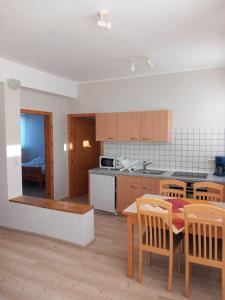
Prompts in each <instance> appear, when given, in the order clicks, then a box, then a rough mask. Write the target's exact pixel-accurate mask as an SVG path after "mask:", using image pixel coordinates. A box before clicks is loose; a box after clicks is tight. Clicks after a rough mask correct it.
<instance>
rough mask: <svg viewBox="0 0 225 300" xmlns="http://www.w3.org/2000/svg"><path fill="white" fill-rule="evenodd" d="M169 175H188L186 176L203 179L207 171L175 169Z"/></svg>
mask: <svg viewBox="0 0 225 300" xmlns="http://www.w3.org/2000/svg"><path fill="white" fill-rule="evenodd" d="M171 176H174V177H188V178H204V179H205V178H206V177H207V176H208V173H197V172H182V171H176V172H174V173H173V174H172V175H171Z"/></svg>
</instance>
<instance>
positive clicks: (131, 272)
mask: <svg viewBox="0 0 225 300" xmlns="http://www.w3.org/2000/svg"><path fill="white" fill-rule="evenodd" d="M127 225H128V227H127V238H128V240H127V242H128V248H127V250H128V255H127V257H128V277H129V278H133V277H134V225H133V222H132V219H131V218H130V217H129V216H128V217H127Z"/></svg>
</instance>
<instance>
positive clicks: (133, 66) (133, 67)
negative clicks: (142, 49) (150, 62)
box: [130, 61, 135, 72]
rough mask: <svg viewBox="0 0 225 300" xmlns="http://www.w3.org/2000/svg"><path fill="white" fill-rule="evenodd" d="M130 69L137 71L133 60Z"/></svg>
mask: <svg viewBox="0 0 225 300" xmlns="http://www.w3.org/2000/svg"><path fill="white" fill-rule="evenodd" d="M130 69H131V71H132V72H135V64H134V62H133V61H131V63H130Z"/></svg>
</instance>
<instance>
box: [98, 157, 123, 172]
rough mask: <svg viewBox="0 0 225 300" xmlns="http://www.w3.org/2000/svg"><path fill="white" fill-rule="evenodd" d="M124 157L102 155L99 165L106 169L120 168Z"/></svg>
mask: <svg viewBox="0 0 225 300" xmlns="http://www.w3.org/2000/svg"><path fill="white" fill-rule="evenodd" d="M123 159H124V158H123V157H114V156H111V157H110V156H100V157H99V167H100V168H104V169H120V168H121V167H122V165H121V163H120V161H121V160H123Z"/></svg>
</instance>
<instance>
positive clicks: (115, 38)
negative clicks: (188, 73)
mask: <svg viewBox="0 0 225 300" xmlns="http://www.w3.org/2000/svg"><path fill="white" fill-rule="evenodd" d="M101 8H106V9H108V10H109V11H110V17H111V21H112V30H111V31H110V32H108V31H106V30H104V29H100V28H97V26H96V22H97V15H96V13H97V11H98V10H99V9H101ZM145 55H147V56H148V55H150V56H151V57H152V61H153V63H154V64H155V68H154V69H153V70H151V71H150V70H149V69H148V68H147V66H146V65H144V64H143V65H138V66H137V68H136V69H137V70H136V72H135V73H132V72H131V71H130V66H129V64H128V63H127V62H126V60H127V59H130V58H132V57H138V56H145ZM0 56H1V57H3V58H7V59H10V60H13V61H15V62H18V63H21V64H24V65H27V66H31V67H34V68H37V69H40V70H43V71H46V72H49V73H52V74H55V75H59V76H62V77H65V78H68V79H72V80H74V81H92V80H99V79H108V78H118V77H129V76H139V75H146V74H154V73H164V72H165V73H166V72H176V71H184V70H192V69H201V68H210V67H214V66H223V65H225V1H224V0H111V1H109V0H67V1H65V0H48V1H46V0H38V1H37V0H19V1H18V0H0Z"/></svg>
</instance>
